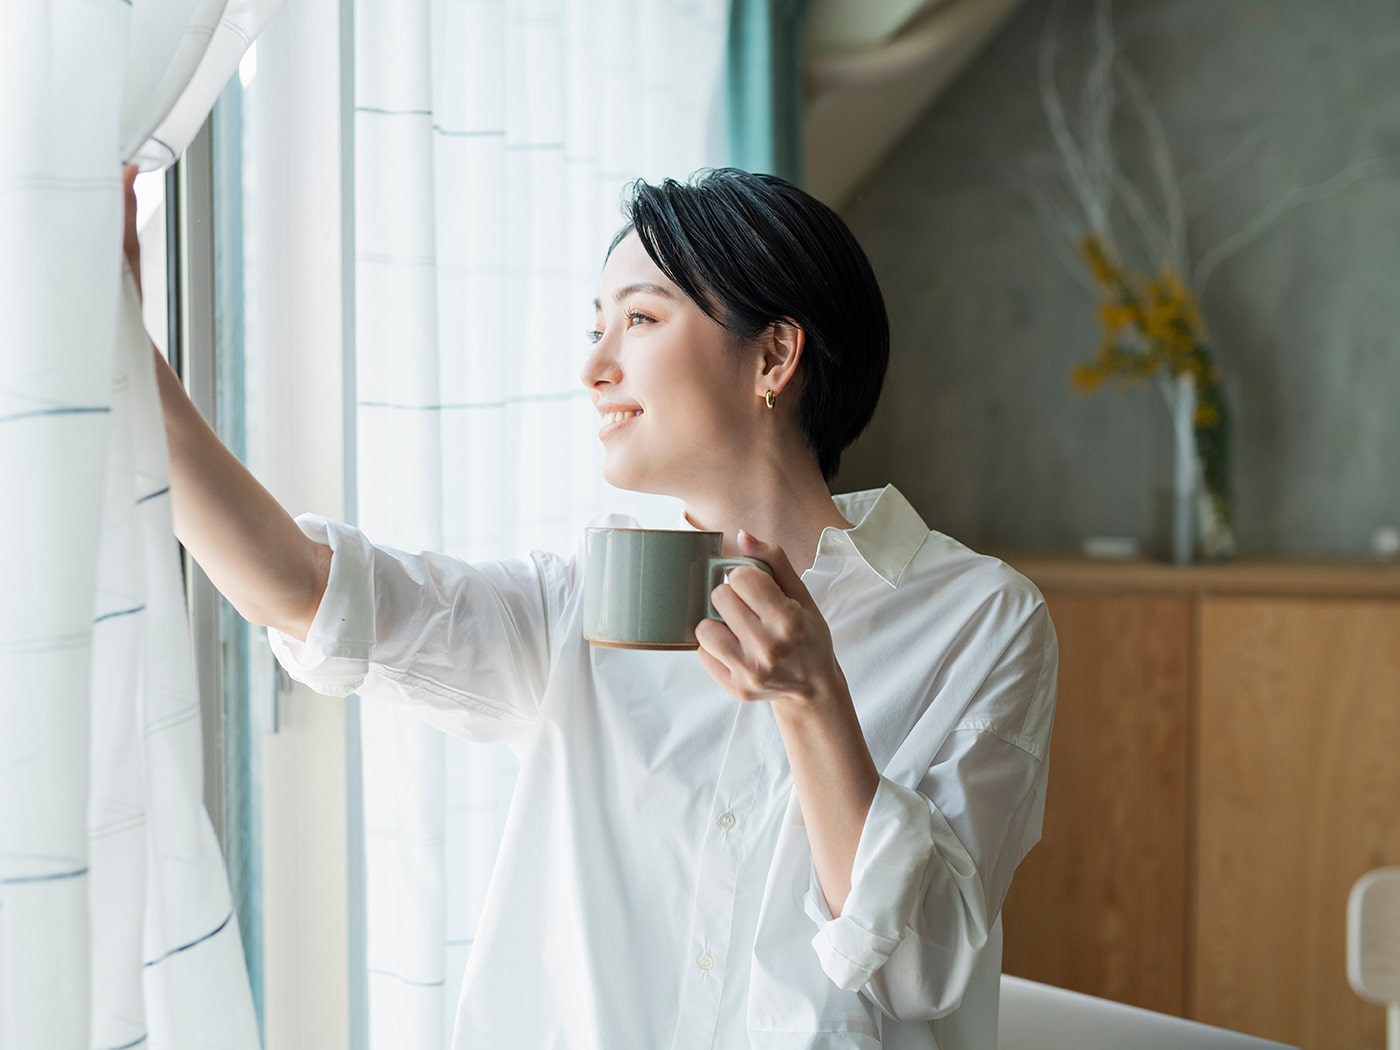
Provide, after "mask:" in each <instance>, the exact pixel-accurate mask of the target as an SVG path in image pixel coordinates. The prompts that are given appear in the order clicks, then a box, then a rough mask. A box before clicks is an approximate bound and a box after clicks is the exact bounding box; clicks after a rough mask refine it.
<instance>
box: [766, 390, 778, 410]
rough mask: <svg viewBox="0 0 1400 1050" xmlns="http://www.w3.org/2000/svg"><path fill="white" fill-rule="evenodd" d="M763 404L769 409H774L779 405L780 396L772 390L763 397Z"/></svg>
mask: <svg viewBox="0 0 1400 1050" xmlns="http://www.w3.org/2000/svg"><path fill="white" fill-rule="evenodd" d="M763 403H764V404H765V405H767V406H768V407H769V408H772V407H773V406H774V405H776V404H777V403H778V396H777V395H776V394H774V393H773V391H771V390H769V391H766V392H765V393H764V395H763Z"/></svg>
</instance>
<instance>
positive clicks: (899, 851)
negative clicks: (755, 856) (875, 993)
mask: <svg viewBox="0 0 1400 1050" xmlns="http://www.w3.org/2000/svg"><path fill="white" fill-rule="evenodd" d="M933 850H934V837H933V827H932V818H931V816H930V813H929V805H928V802H927V800H926V799H925V798H924V797H923V796H922V795H920V794H919V793H918V792H917V791H913V790H911V789H910V788H906V787H901V786H900V785H898V784H896V783H894V781H892V780H888V779H886V778H885V777H881V778H880V784H879V786H878V787H877V788H876V789H875V798H874V801H872V802H871V804H870V812H869V813H868V814H867V815H866V818H865V827H864V828H863V829H862V830H861V835H860V842H859V843H858V844H857V846H856V859H855V864H854V865H853V866H852V868H851V892H850V893H849V894H848V895H847V896H846V905H845V907H844V908H842V910H841V915H840V917H839V918H832V916H831V910H830V909H829V908H828V907H827V904H826V897H825V895H824V894H823V893H822V889H821V885H820V883H819V882H818V881H817V875H816V869H815V867H814V868H813V870H812V879H811V885H810V887H809V889H808V891H807V896H806V899H805V900H804V902H803V907H804V910H805V911H806V913H807V915H808V917H809V918H811V920H812V921H813V922H815V923H816V924H817V934H816V936H815V937H813V938H812V947H813V948H815V949H816V952H817V957H818V959H820V961H821V965H822V969H823V970H825V971H826V975H827V976H828V977H830V978H831V980H832V981H833V982H834V983H835V984H836V985H837V986H838V987H840V988H844V989H845V990H846V991H848V992H854V991H858V990H859V989H861V988H863V987H864V986H865V985H866V984H867V983H869V981H870V978H871V977H872V976H873V975H874V974H875V971H876V970H878V969H879V968H880V967H881V966H883V965H884V964H885V962H886V961H887V960H888V959H889V957H890V956H891V955H892V954H893V953H894V950H895V948H896V947H898V945H899V942H900V940H901V939H902V938H903V936H904V930H905V928H906V927H907V925H908V923H909V920H910V918H911V917H912V916H913V914H914V908H915V906H916V905H917V904H918V899H919V888H920V886H922V884H923V879H924V871H925V869H926V868H927V867H928V864H929V860H930V858H931V857H932V855H933Z"/></svg>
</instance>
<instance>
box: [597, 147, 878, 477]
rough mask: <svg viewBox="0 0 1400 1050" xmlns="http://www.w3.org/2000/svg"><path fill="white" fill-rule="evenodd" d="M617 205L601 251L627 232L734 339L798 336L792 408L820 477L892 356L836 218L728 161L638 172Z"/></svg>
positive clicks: (851, 434)
mask: <svg viewBox="0 0 1400 1050" xmlns="http://www.w3.org/2000/svg"><path fill="white" fill-rule="evenodd" d="M622 210H623V215H624V216H625V217H626V219H627V223H626V225H625V226H623V228H622V229H621V230H620V231H618V234H617V236H616V237H614V238H613V242H612V245H611V246H610V247H609V249H608V251H609V253H610V254H611V252H612V250H613V249H614V248H616V247H617V245H618V244H619V243H621V241H622V239H623V238H624V237H626V236H627V234H629V233H631V232H632V231H634V230H635V231H636V233H637V236H638V238H639V239H640V240H641V242H642V246H643V247H644V248H645V249H646V253H647V255H649V256H650V257H651V260H652V261H653V262H654V263H656V265H657V266H658V267H660V269H661V271H662V272H663V273H664V274H665V275H666V276H667V277H669V278H670V279H671V280H672V281H673V282H674V283H675V285H676V286H677V287H678V288H680V289H681V291H683V292H684V293H685V294H686V295H687V296H688V297H689V298H690V299H691V300H692V301H693V302H694V303H695V304H696V305H697V306H699V307H700V309H702V310H703V311H705V313H706V314H707V315H708V316H709V317H711V318H712V319H713V320H715V321H716V322H718V323H719V324H720V325H722V326H724V328H725V329H727V330H728V331H729V332H731V333H732V334H733V335H735V336H736V337H738V338H739V339H741V340H744V341H747V340H750V339H752V338H754V337H755V336H757V335H758V334H759V333H761V332H762V331H763V330H764V329H766V328H767V327H768V326H769V325H771V324H773V323H774V322H776V321H790V322H792V323H794V324H796V325H798V326H799V327H801V328H802V330H803V331H804V332H805V333H806V347H805V350H804V352H803V357H802V366H801V367H802V400H801V402H800V404H799V406H798V415H799V420H800V423H801V426H802V432H803V434H804V435H805V437H806V439H807V443H808V444H809V445H810V446H811V447H812V450H813V451H814V452H815V453H816V455H817V463H818V465H819V466H820V468H821V472H822V476H823V477H825V478H826V479H827V480H828V481H830V480H831V479H832V477H834V476H835V474H836V470H837V467H839V466H840V463H841V453H842V452H843V451H845V449H846V448H847V447H848V446H849V445H850V444H851V442H853V441H854V440H855V439H856V437H857V436H859V434H860V432H861V431H862V430H864V429H865V427H866V424H868V423H869V422H870V417H871V416H872V415H874V413H875V404H876V402H877V401H878V400H879V399H880V387H881V386H882V385H883V384H884V381H885V371H886V369H887V368H888V366H889V357H890V326H889V317H888V315H887V314H886V312H885V300H884V296H882V295H881V294H880V285H879V283H878V282H877V281H876V280H875V273H874V271H873V270H872V269H871V267H870V261H869V260H868V259H867V258H866V257H865V252H864V251H862V250H861V247H860V245H859V244H858V243H857V242H856V239H855V237H854V236H852V234H851V231H850V230H849V229H847V228H846V224H845V223H844V222H842V221H841V219H840V217H839V216H838V215H837V214H836V213H835V212H834V211H832V210H831V209H830V208H828V207H827V206H826V205H825V204H823V203H821V201H819V200H817V199H816V198H815V197H813V196H811V195H810V194H808V193H805V192H803V191H802V190H801V189H799V188H798V187H796V186H794V185H793V184H792V183H790V182H787V181H786V180H784V179H781V178H778V177H777V176H776V175H761V174H755V173H752V172H748V171H742V170H740V169H738V168H710V169H705V170H702V171H699V172H696V173H695V174H694V175H693V176H691V178H690V179H689V181H687V182H678V181H677V180H675V179H665V180H664V181H662V182H660V183H657V184H654V185H653V184H651V183H648V182H646V181H645V180H642V179H638V180H637V181H636V182H634V183H632V185H631V186H630V188H629V190H628V192H627V195H626V198H625V201H624V203H623V209H622Z"/></svg>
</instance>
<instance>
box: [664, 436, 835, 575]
mask: <svg viewBox="0 0 1400 1050" xmlns="http://www.w3.org/2000/svg"><path fill="white" fill-rule="evenodd" d="M800 462H801V465H800V466H799V467H798V468H797V469H793V467H792V465H791V463H790V462H789V463H788V464H785V465H781V466H780V465H779V464H778V463H777V462H776V461H774V462H769V463H767V464H755V465H752V466H751V467H750V469H747V470H746V471H745V472H744V475H743V480H742V481H740V482H737V483H735V484H732V485H727V486H725V487H724V488H723V490H721V491H714V492H710V493H707V494H705V495H703V496H696V497H692V498H687V499H686V500H685V513H686V517H687V518H688V519H689V521H690V523H691V524H692V525H694V526H695V527H696V528H698V529H704V530H707V531H711V532H723V533H724V550H725V553H726V554H736V553H738V546H737V540H736V535H737V533H738V532H739V530H740V529H743V530H744V531H745V532H747V533H749V534H750V535H751V536H754V537H755V538H756V539H759V540H762V541H763V542H765V543H775V544H777V545H778V546H780V547H782V548H783V552H784V553H785V554H787V557H788V561H789V562H791V563H792V567H793V568H794V569H796V570H797V571H798V572H799V573H801V572H804V571H805V570H807V569H808V568H810V567H811V565H812V563H813V561H815V560H816V556H817V544H818V543H819V542H820V540H821V534H822V530H823V529H826V528H828V527H834V528H838V529H846V528H850V527H851V523H850V522H849V521H847V520H846V519H845V518H843V517H842V516H841V513H840V511H838V510H837V509H836V504H835V503H833V502H832V499H831V492H830V490H829V489H828V488H827V485H826V481H825V480H824V479H823V478H822V476H821V471H820V470H818V469H817V465H816V461H815V459H810V457H803V458H802V460H801V461H800Z"/></svg>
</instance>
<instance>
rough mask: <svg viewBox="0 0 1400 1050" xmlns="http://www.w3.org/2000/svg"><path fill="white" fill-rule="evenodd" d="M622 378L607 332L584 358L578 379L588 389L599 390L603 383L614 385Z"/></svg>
mask: <svg viewBox="0 0 1400 1050" xmlns="http://www.w3.org/2000/svg"><path fill="white" fill-rule="evenodd" d="M621 378H622V371H621V369H619V368H618V366H617V355H616V354H615V353H614V352H613V342H612V340H611V339H609V338H608V336H607V334H606V333H605V334H604V335H603V338H601V339H599V340H598V341H597V342H596V343H594V344H593V350H592V351H591V352H590V353H589V355H588V357H587V358H585V359H584V362H583V368H582V369H581V370H580V371H579V379H581V380H582V381H583V385H584V386H586V387H587V388H588V389H589V390H599V389H601V388H602V387H603V386H604V385H608V384H612V385H616V383H617V381H618V380H619V379H621Z"/></svg>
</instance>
